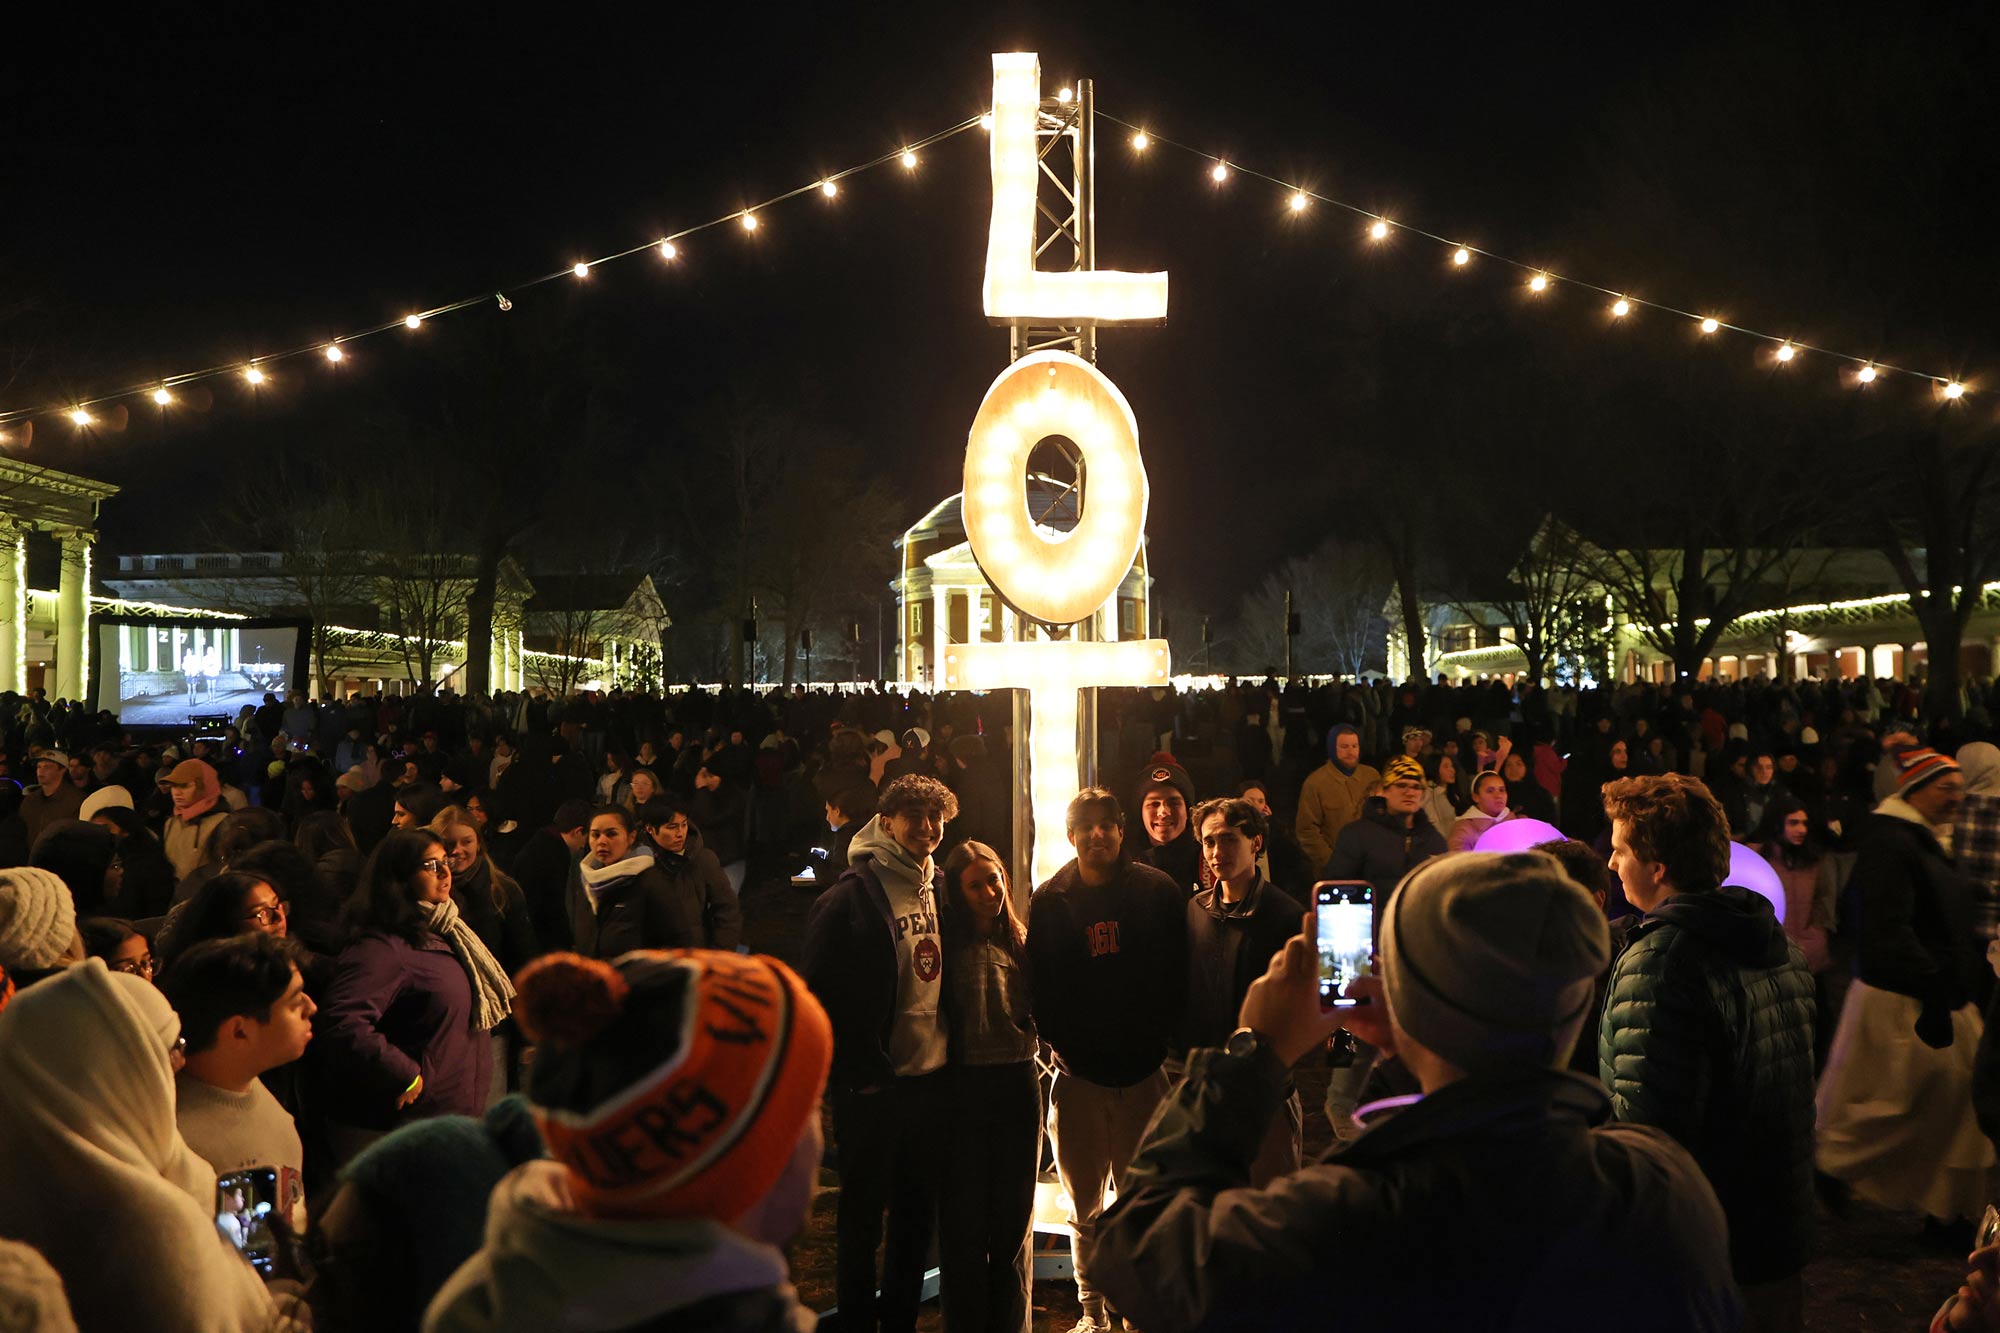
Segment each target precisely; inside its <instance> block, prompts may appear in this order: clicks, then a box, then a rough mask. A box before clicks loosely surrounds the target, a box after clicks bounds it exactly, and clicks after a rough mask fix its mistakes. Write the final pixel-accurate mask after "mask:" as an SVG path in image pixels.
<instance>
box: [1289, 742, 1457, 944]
mask: <svg viewBox="0 0 2000 1333" xmlns="http://www.w3.org/2000/svg"><path fill="white" fill-rule="evenodd" d="M1428 791H1429V789H1428V787H1427V786H1426V785H1425V782H1424V769H1423V765H1422V764H1419V763H1418V762H1417V761H1416V760H1414V759H1412V758H1410V757H1409V756H1408V755H1400V754H1399V755H1397V756H1396V757H1395V758H1394V759H1391V760H1390V761H1389V763H1388V764H1387V766H1386V767H1385V768H1384V769H1383V772H1382V794H1381V795H1380V796H1377V797H1371V798H1370V799H1369V801H1368V803H1367V805H1366V806H1365V807H1364V808H1363V812H1362V817H1361V818H1360V819H1357V820H1355V821H1354V822H1353V823H1351V824H1349V825H1348V826H1347V827H1346V828H1344V829H1342V830H1341V831H1340V836H1339V837H1338V838H1336V839H1335V840H1334V843H1333V854H1332V855H1331V856H1329V857H1327V859H1326V868H1325V869H1324V870H1322V871H1321V872H1320V874H1321V876H1322V877H1323V878H1326V879H1365V880H1367V881H1368V882H1369V883H1371V884H1373V885H1374V886H1375V910H1376V912H1377V914H1378V915H1379V914H1380V912H1381V910H1382V904H1383V902H1385V901H1386V900H1387V899H1388V897H1389V895H1390V894H1391V893H1393V892H1395V889H1396V884H1397V882H1398V881H1399V880H1401V879H1402V878H1403V876H1404V875H1407V874H1408V873H1409V872H1410V871H1412V870H1414V869H1416V868H1417V867H1418V866H1420V865H1422V864H1423V863H1424V862H1425V861H1428V860H1430V859H1431V858H1432V857H1433V856H1442V855H1444V852H1445V842H1444V835H1443V834H1442V833H1440V832H1438V830H1437V829H1435V828H1433V827H1431V821H1430V819H1429V818H1428V817H1426V816H1425V814H1424V812H1423V806H1424V797H1425V796H1426V795H1427V794H1428Z"/></svg>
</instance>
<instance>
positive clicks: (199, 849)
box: [161, 759, 229, 879]
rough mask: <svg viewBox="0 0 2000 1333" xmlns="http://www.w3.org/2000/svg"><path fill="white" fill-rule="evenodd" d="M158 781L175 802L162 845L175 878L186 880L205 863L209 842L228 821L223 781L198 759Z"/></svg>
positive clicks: (185, 763) (182, 762)
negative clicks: (223, 796) (168, 790)
mask: <svg viewBox="0 0 2000 1333" xmlns="http://www.w3.org/2000/svg"><path fill="white" fill-rule="evenodd" d="M161 781H162V782H164V783H165V784H166V785H167V787H168V788H169V789H170V790H171V791H172V793H173V798H174V813H173V814H172V815H171V816H170V817H169V818H168V819H167V827H166V831H165V832H164V833H162V834H161V841H162V842H163V844H164V845H165V848H166V853H167V860H168V861H169V862H171V863H172V865H173V867H174V874H175V875H177V876H179V877H180V878H182V879H186V878H187V877H188V875H189V874H191V873H192V872H193V871H194V868H195V867H196V866H198V865H200V864H201V863H202V862H203V861H205V860H207V859H208V840H209V839H210V838H212V837H214V836H215V831H216V829H217V828H218V827H219V826H220V825H221V823H222V821H223V820H224V819H226V818H228V817H229V811H228V809H227V808H226V807H225V806H224V805H223V804H222V778H221V777H220V776H219V775H218V774H217V773H216V771H215V770H214V769H213V768H211V767H209V766H208V765H207V764H206V763H204V762H203V761H201V760H199V759H183V760H181V761H180V762H179V763H178V764H175V765H174V767H173V770H172V771H171V772H169V773H168V774H167V775H166V777H164V778H162V779H161Z"/></svg>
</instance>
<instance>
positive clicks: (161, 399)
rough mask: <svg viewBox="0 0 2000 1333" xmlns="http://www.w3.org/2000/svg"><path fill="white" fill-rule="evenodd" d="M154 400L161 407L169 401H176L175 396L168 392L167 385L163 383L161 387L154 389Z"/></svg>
mask: <svg viewBox="0 0 2000 1333" xmlns="http://www.w3.org/2000/svg"><path fill="white" fill-rule="evenodd" d="M153 401H154V402H156V403H158V404H159V405H160V406H161V407H165V406H166V405H167V404H168V403H171V402H172V401H174V396H173V395H172V394H170V393H168V392H167V386H166V385H164V384H162V385H161V386H160V387H159V388H157V389H155V390H153Z"/></svg>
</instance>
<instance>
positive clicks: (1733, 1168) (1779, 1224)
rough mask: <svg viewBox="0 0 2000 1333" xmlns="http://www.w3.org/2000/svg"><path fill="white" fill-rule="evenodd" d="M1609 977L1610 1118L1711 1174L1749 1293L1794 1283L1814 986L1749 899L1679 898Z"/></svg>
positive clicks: (1804, 1235)
mask: <svg viewBox="0 0 2000 1333" xmlns="http://www.w3.org/2000/svg"><path fill="white" fill-rule="evenodd" d="M1629 938H1630V941H1631V942H1630V944H1629V945H1627V947H1626V949H1625V951H1624V952H1623V953H1622V954H1620V955H1619V956H1618V960H1617V961H1616V962H1615V963H1613V964H1612V967H1611V984H1610V988H1609V993H1608V997H1607V999H1606V1001H1605V1005H1604V1015H1603V1018H1602V1019H1601V1020H1600V1022H1599V1025H1598V1044H1597V1058H1598V1073H1599V1075H1600V1077H1602V1078H1603V1080H1604V1086H1605V1087H1606V1088H1608V1089H1610V1092H1611V1107H1612V1114H1613V1115H1615V1116H1616V1117H1617V1118H1618V1119H1620V1120H1627V1121H1631V1122H1634V1123H1636V1124H1642V1125H1654V1126H1657V1127H1658V1128H1660V1129H1664V1130H1666V1131H1667V1132H1668V1133H1669V1134H1671V1135H1673V1136H1674V1138H1676V1139H1677V1140H1679V1141H1680V1143H1681V1145H1682V1146H1683V1147H1685V1148H1686V1149H1687V1150H1688V1151H1689V1152H1690V1153H1692V1154H1693V1155H1694V1159H1695V1160H1696V1161H1697V1162H1699V1163H1700V1164H1701V1168H1702V1170H1703V1172H1705V1173H1706V1174H1707V1176H1708V1181H1709V1184H1711V1185H1713V1186H1714V1187H1715V1193H1716V1197H1717V1198H1719V1199H1720V1200H1721V1201H1722V1209H1723V1211H1724V1212H1725V1213H1727V1214H1728V1215H1729V1257H1730V1263H1731V1265H1732V1266H1733V1268H1734V1270H1735V1274H1736V1279H1737V1281H1739V1282H1765V1281H1771V1280H1774V1279H1777V1278H1781V1277H1788V1276H1790V1275H1791V1274H1793V1273H1796V1272H1798V1271H1799V1270H1800V1269H1801V1268H1803V1267H1804V1266H1805V1263H1806V1260H1807V1259H1809V1258H1810V1257H1811V1256H1812V1247H1813V1229H1814V1215H1813V1187H1812V1162H1813V1156H1812V1154H1813V978H1812V973H1811V972H1809V971H1807V970H1806V963H1805V955H1804V954H1802V953H1800V952H1799V947H1798V946H1797V945H1796V944H1793V943H1792V942H1791V941H1790V940H1789V939H1787V938H1786V937H1785V931H1784V927H1782V926H1780V925H1779V924H1778V920H1777V917H1776V916H1775V915H1774V914H1773V913H1772V911H1771V905H1770V903H1769V902H1767V901H1766V900H1765V899H1764V898H1762V897H1760V896H1759V895H1757V894H1755V893H1752V892H1750V891H1749V890H1747V889H1740V888H1734V887H1725V888H1720V889H1705V890H1696V891H1691V892H1682V893H1677V894H1675V895H1674V896H1673V897H1671V898H1669V899H1667V901H1666V902H1664V903H1662V904H1661V905H1660V906H1659V907H1657V908H1655V909H1654V910H1653V911H1651V912H1649V913H1647V914H1646V916H1645V918H1644V919H1643V920H1642V921H1640V922H1639V924H1638V925H1637V926H1635V927H1633V929H1632V933H1631V935H1630V937H1629Z"/></svg>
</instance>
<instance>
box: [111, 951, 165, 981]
mask: <svg viewBox="0 0 2000 1333" xmlns="http://www.w3.org/2000/svg"><path fill="white" fill-rule="evenodd" d="M157 966H158V964H157V963H155V962H154V961H153V955H151V954H142V955H141V956H139V957H137V958H121V959H119V960H118V961H117V962H115V963H113V964H112V965H111V970H112V971H113V972H123V973H125V974H126V975H127V976H132V977H150V976H152V975H153V969H154V968H155V967H157Z"/></svg>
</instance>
